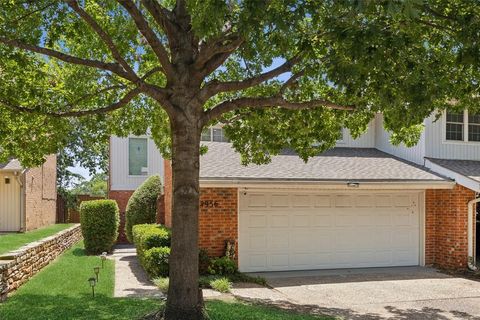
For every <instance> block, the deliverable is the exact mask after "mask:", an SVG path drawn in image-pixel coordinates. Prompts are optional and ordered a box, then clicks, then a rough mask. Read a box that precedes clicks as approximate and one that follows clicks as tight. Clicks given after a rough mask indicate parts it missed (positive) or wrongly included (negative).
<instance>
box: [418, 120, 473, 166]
mask: <svg viewBox="0 0 480 320" xmlns="http://www.w3.org/2000/svg"><path fill="white" fill-rule="evenodd" d="M425 122H426V132H425V136H426V140H425V142H426V143H425V146H426V148H425V156H426V157H430V158H439V159H459V160H480V142H461V141H459V142H457V141H455V142H452V141H446V140H445V116H442V117H441V118H440V119H438V120H437V121H436V122H435V116H433V115H432V116H430V117H429V118H427V119H426V120H425Z"/></svg>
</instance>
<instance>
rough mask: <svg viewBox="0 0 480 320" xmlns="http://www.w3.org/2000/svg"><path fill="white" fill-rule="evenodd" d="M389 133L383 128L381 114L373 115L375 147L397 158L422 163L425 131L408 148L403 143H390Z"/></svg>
mask: <svg viewBox="0 0 480 320" xmlns="http://www.w3.org/2000/svg"><path fill="white" fill-rule="evenodd" d="M390 136H391V134H390V133H389V132H387V131H386V130H385V129H384V128H383V115H382V114H377V115H376V116H375V148H377V149H378V150H380V151H383V152H386V153H389V154H392V155H394V156H397V157H399V158H402V159H405V160H408V161H411V162H415V163H417V164H420V165H423V162H424V156H425V131H424V132H423V133H422V135H421V137H420V140H419V141H418V143H417V145H415V146H413V147H411V148H409V147H407V146H405V145H404V144H401V145H399V146H394V145H392V144H391V143H390Z"/></svg>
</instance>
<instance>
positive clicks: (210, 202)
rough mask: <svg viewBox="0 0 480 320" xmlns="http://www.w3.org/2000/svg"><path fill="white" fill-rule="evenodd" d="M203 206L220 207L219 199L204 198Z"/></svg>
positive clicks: (201, 205)
mask: <svg viewBox="0 0 480 320" xmlns="http://www.w3.org/2000/svg"><path fill="white" fill-rule="evenodd" d="M200 207H201V208H218V201H216V200H202V201H200Z"/></svg>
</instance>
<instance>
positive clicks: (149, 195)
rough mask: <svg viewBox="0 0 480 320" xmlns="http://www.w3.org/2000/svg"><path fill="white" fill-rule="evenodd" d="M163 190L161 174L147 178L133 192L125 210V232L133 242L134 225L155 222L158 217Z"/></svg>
mask: <svg viewBox="0 0 480 320" xmlns="http://www.w3.org/2000/svg"><path fill="white" fill-rule="evenodd" d="M161 192H162V181H161V178H160V176H159V175H154V176H151V177H150V178H148V179H147V180H145V181H144V182H143V183H142V184H141V185H140V186H139V187H138V188H137V190H135V192H134V193H133V194H132V196H131V197H130V199H129V200H128V203H127V209H126V211H125V234H126V235H127V239H128V241H130V242H133V241H134V240H133V235H132V227H133V226H134V225H137V224H142V223H155V221H156V217H157V204H158V196H159V195H160V194H161Z"/></svg>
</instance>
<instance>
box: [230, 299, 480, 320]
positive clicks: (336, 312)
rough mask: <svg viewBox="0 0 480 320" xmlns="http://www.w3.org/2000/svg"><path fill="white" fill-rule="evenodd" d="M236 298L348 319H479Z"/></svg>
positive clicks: (454, 314)
mask: <svg viewBox="0 0 480 320" xmlns="http://www.w3.org/2000/svg"><path fill="white" fill-rule="evenodd" d="M236 298H237V299H238V300H241V301H245V302H248V303H251V304H256V305H264V306H272V307H276V308H280V309H283V310H290V311H294V312H298V313H301V314H311V315H319V316H325V315H327V316H332V317H341V318H343V319H349V320H386V319H395V320H449V319H452V318H453V319H466V320H480V316H477V315H471V314H468V313H466V312H460V311H455V310H451V311H448V310H441V309H437V308H428V307H424V308H422V309H399V308H396V307H393V306H386V307H385V309H386V311H388V312H389V313H390V314H389V315H388V316H385V315H380V314H376V313H360V312H357V311H355V310H352V309H348V308H327V307H320V306H317V305H308V304H304V305H301V304H296V303H292V302H290V301H283V300H270V299H249V298H244V297H236Z"/></svg>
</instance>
